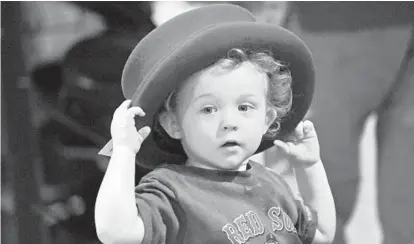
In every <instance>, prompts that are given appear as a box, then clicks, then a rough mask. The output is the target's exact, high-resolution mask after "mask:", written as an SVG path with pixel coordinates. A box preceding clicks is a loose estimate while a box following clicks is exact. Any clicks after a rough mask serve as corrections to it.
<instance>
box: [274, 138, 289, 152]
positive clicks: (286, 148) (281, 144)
mask: <svg viewBox="0 0 414 244" xmlns="http://www.w3.org/2000/svg"><path fill="white" fill-rule="evenodd" d="M273 144H274V145H275V146H276V148H277V150H279V151H281V152H283V153H285V154H289V153H290V148H289V145H288V144H286V143H284V142H283V141H280V140H275V141H274V142H273Z"/></svg>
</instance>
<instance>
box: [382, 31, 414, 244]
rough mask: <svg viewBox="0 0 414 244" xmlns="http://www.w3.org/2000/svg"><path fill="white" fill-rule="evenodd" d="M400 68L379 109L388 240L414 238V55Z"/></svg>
mask: <svg viewBox="0 0 414 244" xmlns="http://www.w3.org/2000/svg"><path fill="white" fill-rule="evenodd" d="M409 31H410V27H409V26H407V28H406V29H405V32H407V33H409ZM411 38H414V36H412V37H411ZM408 39H409V36H408V37H407V41H408ZM411 41H412V42H414V40H411ZM412 45H414V43H412ZM412 48H414V46H412ZM411 52H414V50H411ZM411 55H412V53H411ZM401 72H402V73H401V75H400V76H399V80H397V81H396V83H395V84H396V87H395V89H393V90H392V91H393V93H392V94H391V96H390V97H389V98H390V99H389V100H387V102H386V103H385V105H384V106H383V107H382V108H380V111H379V113H378V132H377V133H378V145H379V150H378V160H379V167H378V207H379V215H380V220H381V223H382V228H383V234H384V239H383V240H384V241H383V243H386V244H393V243H412V242H413V241H414V177H413V174H414V161H413V158H414V58H413V57H411V59H410V60H408V63H403V64H402V70H401Z"/></svg>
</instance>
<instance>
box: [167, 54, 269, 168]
mask: <svg viewBox="0 0 414 244" xmlns="http://www.w3.org/2000/svg"><path fill="white" fill-rule="evenodd" d="M266 92H267V77H266V76H265V75H264V74H262V73H260V72H258V71H257V70H256V69H255V68H254V67H253V66H252V65H251V64H250V63H246V62H245V63H243V64H242V65H240V66H239V67H238V68H236V69H233V70H229V71H225V72H221V73H217V72H216V73H214V72H212V71H211V70H204V71H202V72H199V73H198V74H196V75H195V76H194V77H192V78H191V79H190V80H189V81H188V82H187V83H186V84H185V85H184V86H183V87H182V89H181V90H180V91H179V93H178V97H177V98H178V104H177V107H178V108H177V111H176V117H175V118H176V122H177V123H176V130H175V133H170V135H173V137H175V138H177V139H181V141H182V144H183V147H184V150H185V151H186V153H187V156H188V164H189V165H194V166H198V167H204V168H210V169H225V170H242V169H244V168H245V165H246V163H245V161H246V159H248V158H249V157H250V156H252V155H253V154H254V152H255V151H256V150H257V148H258V147H259V145H260V142H261V139H262V136H263V135H264V134H265V133H266V131H267V129H268V128H269V125H270V124H271V123H272V122H273V121H274V119H275V118H276V111H275V110H274V109H270V108H269V107H268V106H267V100H266Z"/></svg>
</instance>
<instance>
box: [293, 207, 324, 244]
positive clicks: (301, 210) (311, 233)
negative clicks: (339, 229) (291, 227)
mask: <svg viewBox="0 0 414 244" xmlns="http://www.w3.org/2000/svg"><path fill="white" fill-rule="evenodd" d="M295 202H296V206H297V209H298V219H297V221H296V223H295V228H296V230H297V232H298V236H299V238H300V239H301V240H302V243H303V244H308V243H309V244H310V243H312V241H313V239H314V237H315V233H316V227H317V226H318V216H317V213H316V211H314V210H313V209H311V208H309V207H307V206H306V205H305V204H304V203H303V202H302V201H300V200H295Z"/></svg>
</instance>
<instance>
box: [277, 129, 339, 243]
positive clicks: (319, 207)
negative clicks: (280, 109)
mask: <svg viewBox="0 0 414 244" xmlns="http://www.w3.org/2000/svg"><path fill="white" fill-rule="evenodd" d="M275 145H276V146H277V147H278V149H279V150H280V152H284V153H285V154H286V155H287V156H288V157H287V158H288V159H289V162H290V163H291V164H292V166H293V168H294V172H295V176H296V181H297V185H298V188H299V191H300V194H301V196H302V197H303V200H304V203H305V205H307V206H308V207H310V208H311V209H313V210H314V211H316V213H317V215H318V226H317V228H316V234H315V237H314V239H313V242H312V243H315V244H322V243H332V241H333V238H334V236H335V230H336V211H335V204H334V200H333V196H332V192H331V188H330V186H329V182H328V179H327V176H326V172H325V168H324V166H323V163H322V161H321V158H320V149H319V142H318V138H317V135H316V131H315V128H314V126H313V124H312V122H310V121H305V122H301V123H299V125H298V126H297V128H296V130H295V132H294V133H293V135H292V138H291V141H289V142H286V143H285V142H282V141H278V140H277V141H275Z"/></svg>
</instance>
